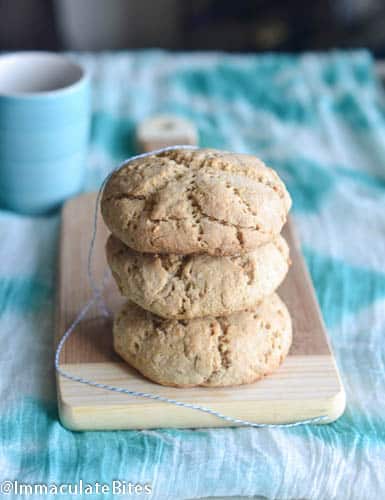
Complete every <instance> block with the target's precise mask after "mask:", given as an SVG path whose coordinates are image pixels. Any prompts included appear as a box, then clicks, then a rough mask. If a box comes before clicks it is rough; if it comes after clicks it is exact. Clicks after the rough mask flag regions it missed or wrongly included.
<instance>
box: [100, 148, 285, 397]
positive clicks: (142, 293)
mask: <svg viewBox="0 0 385 500" xmlns="http://www.w3.org/2000/svg"><path fill="white" fill-rule="evenodd" d="M290 205H291V200H290V196H289V194H288V192H287V190H286V188H285V186H284V184H283V183H282V181H281V180H280V179H279V177H278V175H277V174H276V173H275V172H274V171H273V170H272V169H270V168H268V167H266V165H265V164H264V163H263V162H261V161H260V160H258V159H257V158H255V157H254V156H249V155H241V154H233V153H228V152H223V151H217V150H209V149H195V150H193V149H174V150H169V151H165V152H163V153H160V154H154V155H151V156H147V157H145V158H141V159H137V160H135V161H132V162H129V163H127V164H126V165H124V166H123V167H122V168H120V169H119V170H118V171H116V172H115V173H114V174H113V175H112V176H111V177H110V179H109V181H108V183H107V184H106V187H105V189H104V192H103V197H102V203H101V209H102V214H103V218H104V221H105V223H106V224H107V226H108V228H109V229H110V231H111V233H112V234H111V236H110V237H109V240H108V242H107V247H106V251H107V259H108V263H109V266H110V268H111V270H112V274H113V276H114V278H115V280H116V283H117V285H118V287H119V289H120V292H121V294H122V295H123V296H125V297H126V298H127V302H126V304H125V305H124V307H123V308H122V309H121V311H120V312H119V313H118V314H117V315H116V317H115V320H114V328H113V335H114V348H115V350H116V352H117V353H118V354H119V355H120V356H121V357H122V358H123V359H124V360H125V361H126V362H128V363H129V364H130V365H132V366H133V367H134V368H136V369H137V370H138V371H139V372H141V373H142V374H143V375H144V376H145V377H148V378H149V379H151V380H153V381H155V382H157V383H159V384H163V385H170V386H177V387H191V386H197V385H200V386H231V385H238V384H247V383H251V382H254V381H256V380H258V379H260V378H261V377H263V376H265V375H267V374H269V373H272V372H273V371H274V370H276V369H277V368H278V367H279V365H280V364H281V362H282V361H283V360H284V359H285V357H286V355H287V353H288V351H289V348H290V345H291V339H292V328H291V320H290V315H289V313H288V311H287V309H286V306H285V305H284V303H283V302H282V300H281V299H280V298H279V296H278V295H277V294H276V293H275V290H276V289H277V288H278V286H279V285H280V284H281V282H282V280H283V279H284V277H285V275H286V273H287V271H288V268H289V264H290V260H289V250H288V246H287V244H286V242H285V240H284V239H283V238H282V236H281V235H280V232H281V230H282V226H283V225H284V223H285V221H286V218H287V214H288V211H289V209H290Z"/></svg>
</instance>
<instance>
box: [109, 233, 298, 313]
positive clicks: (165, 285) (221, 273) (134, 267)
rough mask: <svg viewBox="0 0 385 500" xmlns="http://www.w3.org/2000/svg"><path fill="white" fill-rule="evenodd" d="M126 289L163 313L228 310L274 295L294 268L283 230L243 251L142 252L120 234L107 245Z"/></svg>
mask: <svg viewBox="0 0 385 500" xmlns="http://www.w3.org/2000/svg"><path fill="white" fill-rule="evenodd" d="M106 254H107V260H108V263H109V266H110V268H111V271H112V274H113V276H114V278H115V281H116V283H117V285H118V287H119V290H120V292H121V294H122V295H123V296H125V297H127V298H128V299H129V300H131V301H132V302H135V303H136V304H137V305H139V306H141V307H142V308H144V309H146V310H148V311H151V312H152V313H154V314H157V315H158V316H161V317H162V318H168V319H170V318H171V319H173V318H175V319H191V318H196V317H202V316H210V315H211V316H223V315H226V314H230V313H232V312H237V311H243V310H245V309H247V308H249V307H253V306H255V305H256V304H258V302H259V301H261V300H262V298H263V297H265V296H268V295H271V294H272V293H273V292H274V291H275V290H276V289H277V288H278V286H279V285H280V284H281V282H282V281H283V279H284V277H285V276H286V274H287V271H288V268H289V262H290V261H289V248H288V246H287V243H286V241H285V240H284V239H283V238H282V236H277V237H276V238H275V240H273V241H271V242H269V243H266V244H264V245H262V246H260V247H258V248H257V249H256V250H254V251H253V252H250V253H245V254H240V255H237V256H224V257H215V256H211V255H204V254H203V255H177V254H171V255H164V254H142V253H138V252H135V251H134V250H131V249H130V248H128V247H127V246H126V245H125V244H124V243H122V242H121V241H120V240H118V239H117V238H116V237H115V236H112V235H111V236H110V238H109V239H108V241H107V245H106Z"/></svg>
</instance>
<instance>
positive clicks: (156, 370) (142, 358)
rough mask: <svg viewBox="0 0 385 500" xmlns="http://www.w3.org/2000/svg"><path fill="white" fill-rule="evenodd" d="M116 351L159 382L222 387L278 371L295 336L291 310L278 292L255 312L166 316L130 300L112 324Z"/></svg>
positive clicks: (182, 385) (254, 379)
mask: <svg viewBox="0 0 385 500" xmlns="http://www.w3.org/2000/svg"><path fill="white" fill-rule="evenodd" d="M113 334H114V348H115V351H116V352H117V353H118V354H119V355H120V356H121V357H122V358H123V359H124V360H125V361H127V362H128V363H129V364H130V365H132V366H133V367H134V368H136V369H137V370H138V371H139V372H140V373H142V374H143V375H144V376H145V377H147V378H149V379H150V380H152V381H154V382H157V383H158V384H162V385H168V386H174V387H193V386H207V387H223V386H232V385H240V384H249V383H251V382H255V381H256V380H258V379H260V378H262V377H264V376H265V375H268V374H270V373H272V372H274V371H275V370H276V369H277V368H278V367H279V366H280V364H281V363H282V361H283V360H284V359H285V357H286V356H287V353H288V351H289V348H290V345H291V340H292V326H291V319H290V315H289V312H288V310H287V308H286V306H285V304H284V303H283V302H282V300H281V299H280V298H279V297H278V295H277V294H273V295H271V296H269V297H267V298H265V299H264V300H263V301H262V302H261V303H260V304H259V305H258V306H257V307H255V308H253V309H252V310H251V309H250V310H247V311H243V312H238V313H233V314H230V315H228V316H222V317H217V318H214V317H205V318H196V319H190V320H184V321H183V320H175V319H173V320H167V319H162V318H159V317H158V316H155V315H154V314H152V313H150V312H148V311H145V310H144V309H141V308H140V307H138V306H137V305H135V304H133V303H132V302H127V303H126V304H125V305H124V306H123V308H122V309H121V311H120V312H119V313H118V314H117V316H116V317H115V321H114V327H113Z"/></svg>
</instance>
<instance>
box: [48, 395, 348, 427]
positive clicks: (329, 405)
mask: <svg viewBox="0 0 385 500" xmlns="http://www.w3.org/2000/svg"><path fill="white" fill-rule="evenodd" d="M58 402H59V417H60V421H61V423H62V425H63V426H64V427H66V428H67V429H69V430H73V431H87V430H88V431H92V430H129V429H131V430H134V429H136V430H141V429H161V428H179V429H183V428H210V427H213V428H214V427H238V426H239V425H236V424H234V423H231V422H226V421H224V420H222V419H220V418H218V417H215V416H213V415H209V414H207V413H203V412H199V413H198V412H197V411H196V410H191V409H186V408H182V407H177V406H173V407H172V409H171V411H170V407H169V408H168V409H166V408H165V411H160V408H159V406H157V407H156V413H157V417H156V420H157V423H156V425H154V423H153V420H154V418H153V415H154V407H153V406H152V405H148V407H143V406H140V405H139V406H138V407H137V408H132V407H127V406H124V405H112V406H110V407H108V408H106V407H105V406H103V407H101V406H97V405H92V406H91V405H90V406H81V407H79V406H78V407H77V406H71V405H68V404H66V403H65V402H63V400H62V398H61V397H60V395H59V397H58ZM248 404H249V409H248V411H247V412H246V411H244V410H240V407H239V406H238V408H237V414H236V415H235V414H234V410H233V411H231V410H229V408H228V406H226V404H218V403H217V404H215V405H210V406H211V407H212V409H214V410H216V411H218V412H220V413H223V414H225V415H229V416H232V417H234V418H241V419H244V420H248V421H252V422H254V423H257V424H258V423H269V424H284V423H293V422H297V421H298V409H299V408H300V412H301V419H311V418H317V417H319V416H320V415H324V416H326V417H327V418H326V419H324V420H320V421H319V422H315V423H314V424H315V425H324V424H329V423H331V422H334V421H335V420H337V419H338V418H339V417H340V416H341V415H342V414H343V412H344V410H345V405H346V396H345V391H344V389H343V387H341V390H340V391H339V392H337V393H336V394H335V395H334V396H332V397H329V398H326V399H315V400H308V401H306V404H305V402H304V401H303V400H301V399H300V400H298V401H295V400H290V401H284V400H279V401H276V402H275V401H269V410H268V413H267V412H266V410H264V407H266V403H265V402H260V403H259V404H257V403H255V404H253V405H251V404H250V402H248ZM164 405H165V407H166V406H167V403H164ZM283 406H284V407H285V419H282V418H281V417H280V414H281V410H282V407H283ZM251 410H254V411H255V412H257V413H258V418H255V417H254V418H253V417H252V416H251ZM232 413H233V414H232ZM106 417H107V418H106Z"/></svg>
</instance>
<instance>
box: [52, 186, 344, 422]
mask: <svg viewBox="0 0 385 500" xmlns="http://www.w3.org/2000/svg"><path fill="white" fill-rule="evenodd" d="M95 201H96V195H95V194H94V193H91V194H86V195H81V196H79V197H77V198H74V199H72V200H70V201H69V202H67V204H66V205H65V206H64V208H63V212H62V227H61V245H60V260H59V290H58V294H57V297H58V299H57V332H56V335H57V340H58V339H59V338H60V337H61V336H62V335H63V332H64V331H65V330H66V329H67V328H68V327H69V326H70V324H71V323H72V322H73V320H74V318H75V316H76V315H77V313H78V312H79V309H80V308H81V307H82V305H83V304H85V303H86V302H87V301H88V300H89V298H90V296H91V291H90V287H89V284H88V278H87V256H88V249H89V244H90V239H91V231H92V221H93V213H94V209H95ZM107 234H108V232H107V229H106V227H105V226H104V224H103V222H102V220H101V217H100V216H99V218H98V231H97V238H96V244H95V252H94V259H93V264H94V265H93V270H94V276H95V278H96V280H97V281H98V282H99V283H100V282H101V280H102V279H103V275H104V273H105V270H106V260H105V256H104V244H105V241H106V238H107ZM283 235H284V236H285V238H286V240H287V241H288V244H289V246H290V251H291V260H292V266H291V269H290V271H289V274H288V276H287V278H286V280H285V282H284V284H283V285H282V286H281V287H280V289H279V294H280V295H281V297H282V298H283V300H284V301H285V303H286V304H287V306H288V309H289V311H290V313H291V315H292V319H293V331H294V341H293V346H292V348H291V350H290V354H289V356H288V358H287V360H286V361H285V362H284V364H283V366H282V367H281V369H280V370H279V371H278V372H277V373H276V374H274V375H272V376H270V377H266V378H265V379H264V380H262V381H259V382H257V383H255V384H251V385H246V386H241V387H235V388H234V387H232V388H215V389H212V388H199V387H198V388H192V389H177V388H169V387H161V386H159V385H157V384H154V383H152V382H150V381H148V380H146V379H144V378H143V377H142V376H141V375H140V374H139V373H138V372H136V371H135V370H133V369H131V368H130V367H129V366H128V365H126V364H125V363H122V361H121V359H120V358H119V357H118V356H117V355H116V354H115V353H114V351H113V349H112V334H111V320H110V319H104V318H102V317H101V316H100V313H99V312H98V311H97V310H94V311H91V313H90V314H89V316H88V318H87V319H86V320H85V321H84V322H83V323H81V324H80V325H79V326H78V328H77V329H76V332H75V333H74V334H73V336H72V337H71V338H70V339H69V341H68V342H67V344H66V345H65V347H64V350H63V353H62V356H61V363H63V365H64V366H65V368H66V369H67V370H68V371H70V372H71V373H73V374H75V375H80V376H82V377H87V378H89V379H92V380H95V381H98V382H102V383H109V384H113V385H119V386H121V387H126V388H132V389H134V390H140V391H145V392H156V393H158V394H162V395H164V396H166V397H168V398H174V399H178V400H181V401H188V402H193V403H196V404H202V405H206V406H210V407H211V408H213V409H216V410H218V411H221V412H222V413H225V414H227V415H230V416H234V417H237V418H242V419H247V420H251V421H253V422H259V423H261V422H267V423H279V422H281V423H282V422H292V421H296V420H302V419H306V418H310V417H315V416H320V415H326V416H328V419H329V421H332V420H335V419H336V418H338V417H339V416H340V415H341V413H342V412H343V410H344V406H345V394H344V390H343V387H342V384H341V381H340V378H339V375H338V371H337V368H336V364H335V361H334V358H333V355H332V353H331V350H330V347H329V344H328V341H327V336H326V333H325V327H324V324H323V321H322V317H321V314H320V311H319V307H318V303H317V300H316V297H315V293H314V289H313V286H312V283H311V280H310V277H309V275H308V272H307V270H306V266H305V263H304V260H303V257H302V254H301V251H300V248H299V243H298V239H297V237H296V235H295V232H294V227H293V223H292V221H291V220H289V222H288V224H286V226H285V228H284V232H283ZM104 295H105V297H106V301H107V304H108V307H109V308H110V310H111V311H112V313H113V312H114V311H116V310H117V308H118V307H119V306H120V304H121V303H122V302H123V300H124V299H122V298H121V297H120V296H119V293H118V290H117V288H116V286H115V284H114V282H113V280H112V279H109V280H108V283H107V288H106V291H105V294H104ZM57 383H58V398H59V410H60V416H61V419H62V422H63V424H64V425H66V426H67V427H69V428H72V429H127V428H156V427H158V428H159V427H207V426H210V427H211V426H212V427H214V426H219V427H222V426H224V425H226V423H225V422H224V421H222V420H220V419H217V418H215V417H213V416H210V415H207V414H204V413H201V412H198V411H194V410H186V409H183V408H177V407H175V406H173V405H169V404H165V403H161V402H155V401H149V400H146V399H139V398H132V397H129V396H126V395H123V394H117V393H112V392H108V391H105V390H102V389H97V388H93V387H90V386H86V385H82V384H79V383H77V382H73V381H70V380H67V379H64V378H63V377H61V376H60V377H58V379H57Z"/></svg>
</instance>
